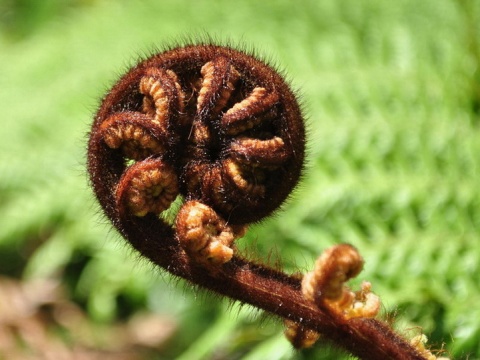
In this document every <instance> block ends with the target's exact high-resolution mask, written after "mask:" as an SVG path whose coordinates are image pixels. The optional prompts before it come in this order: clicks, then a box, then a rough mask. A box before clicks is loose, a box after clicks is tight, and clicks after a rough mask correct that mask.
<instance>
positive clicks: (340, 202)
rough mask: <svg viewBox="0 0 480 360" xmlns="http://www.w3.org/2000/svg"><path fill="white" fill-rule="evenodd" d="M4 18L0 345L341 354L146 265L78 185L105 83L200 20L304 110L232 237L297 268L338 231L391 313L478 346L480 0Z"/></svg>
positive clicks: (143, 6)
mask: <svg viewBox="0 0 480 360" xmlns="http://www.w3.org/2000/svg"><path fill="white" fill-rule="evenodd" d="M0 26H1V28H0V67H1V70H0V102H1V105H2V106H1V111H0V114H1V125H0V126H1V128H0V129H1V130H0V140H1V141H0V275H1V277H0V358H2V359H3V358H5V359H7V358H8V359H16V358H18V359H43V358H46V357H42V356H45V353H48V351H50V353H52V351H53V353H55V351H56V354H60V353H62V354H63V353H65V354H70V355H71V354H82V356H85V357H83V358H85V359H97V358H100V356H101V357H102V359H109V358H112V359H113V358H115V359H184V360H193V359H250V360H253V359H342V358H348V357H347V356H344V355H342V354H340V353H338V352H337V351H335V350H334V349H332V348H331V346H329V345H327V344H322V343H320V344H318V345H317V346H316V347H314V348H313V349H310V350H305V351H302V352H294V351H293V350H292V349H291V347H290V345H289V344H288V342H287V341H286V340H285V339H284V338H283V335H282V330H283V329H282V324H281V323H280V322H279V321H278V320H276V319H271V318H268V317H265V316H263V315H262V314H261V313H259V312H258V311H256V310H254V309H252V308H249V307H248V306H245V307H238V306H237V305H232V304H231V303H230V302H228V301H224V300H222V299H220V298H218V297H216V296H212V295H211V294H206V293H204V292H202V291H200V290H199V289H192V288H191V287H190V286H189V285H187V284H185V283H183V282H182V281H178V280H176V279H172V278H171V277H170V276H168V275H167V274H165V273H162V272H160V271H158V270H157V269H154V268H153V267H152V266H151V265H149V264H148V263H146V262H145V261H143V260H141V259H139V258H138V256H137V255H135V254H134V253H133V252H132V251H131V250H130V249H129V248H128V246H127V245H126V244H125V243H124V242H123V241H122V240H121V239H120V238H119V236H118V235H117V234H116V233H115V232H114V231H112V230H111V228H110V226H109V225H108V223H107V221H106V220H105V219H104V218H103V217H102V215H101V214H100V212H99V208H98V206H97V205H96V203H95V201H94V199H93V196H92V193H91V191H90V190H89V188H88V180H87V175H86V172H85V169H84V164H85V147H86V145H85V143H86V139H87V135H88V130H89V125H90V122H91V119H92V115H93V113H94V112H95V109H96V107H97V106H98V104H99V101H100V99H101V97H102V94H103V93H104V91H105V90H106V89H107V88H108V87H109V86H110V85H112V84H113V83H114V81H115V80H116V78H118V76H119V75H120V74H121V73H122V72H123V71H125V70H126V69H127V68H128V66H130V65H132V64H134V63H135V62H136V61H137V60H138V58H140V57H142V56H145V55H147V54H150V53H152V52H153V51H155V49H157V48H162V46H164V45H165V44H171V43H172V42H174V41H176V40H178V39H185V38H186V37H189V38H196V37H198V36H199V35H200V36H201V35H203V36H204V35H205V34H210V35H211V36H213V37H214V38H218V39H220V40H221V41H229V42H231V43H233V44H240V47H242V46H243V47H247V48H250V47H253V48H255V49H256V50H258V52H259V53H262V54H264V55H265V57H266V58H268V59H271V60H272V61H273V63H275V64H277V65H278V66H279V67H280V68H281V69H285V70H286V73H287V74H288V78H289V80H291V82H292V84H293V86H294V87H295V88H297V89H300V92H301V94H302V101H303V104H304V108H305V113H306V115H307V117H308V127H309V162H308V169H307V171H306V173H305V177H304V180H303V182H302V184H301V186H300V187H299V189H298V191H296V193H295V196H293V197H292V199H291V201H289V202H288V204H287V205H286V206H285V207H284V211H283V212H281V213H279V214H278V215H277V216H275V217H274V218H271V219H269V220H267V221H265V222H264V223H262V224H260V225H256V226H254V227H253V228H252V229H251V230H250V232H249V234H248V236H247V237H246V238H245V239H243V240H241V241H240V247H241V248H242V249H244V251H246V252H247V253H251V254H252V256H254V257H262V256H265V257H268V256H270V258H271V257H272V256H271V254H272V253H273V254H274V255H273V258H276V257H278V258H281V259H282V263H283V266H284V268H285V269H286V270H287V271H289V272H295V271H302V272H303V271H307V270H310V269H311V268H312V266H313V262H314V260H315V258H316V256H317V255H318V254H320V253H321V251H322V250H323V249H325V248H326V247H329V246H331V245H332V244H335V243H339V242H349V243H352V244H354V245H355V246H357V247H358V248H359V250H360V252H361V253H362V254H363V256H364V257H365V260H366V266H365V270H364V271H363V272H362V273H361V274H360V276H359V278H358V280H356V284H357V285H358V283H359V281H361V280H369V281H371V282H372V283H373V290H374V291H375V292H376V293H377V294H379V295H380V296H381V299H382V301H383V313H384V316H386V317H387V318H389V319H393V320H394V321H395V324H396V325H395V326H396V327H397V328H398V329H399V331H400V332H401V333H403V334H406V335H407V336H409V337H413V336H414V335H417V334H418V333H420V332H422V331H423V332H424V333H426V334H427V335H428V337H429V342H430V343H431V344H432V347H433V349H437V350H440V349H442V348H445V349H447V350H448V352H447V353H446V354H447V355H448V356H452V357H454V358H456V359H466V358H469V359H474V358H480V345H479V343H480V271H479V268H480V250H479V241H480V193H479V190H478V174H479V166H480V1H478V0H477V1H473V0H464V1H460V0H458V1H453V0H423V1H416V0H399V1H382V0H365V1H348V0H302V1H293V0H292V1H288V0H277V1H273V0H270V1H259V0H246V1H231V0H228V1H227V0H225V1H206V0H195V1H187V0H157V1H153V0H143V1H107V0H83V1H82V0H69V1H66V0H63V1H62V0H45V1H34V0H21V1H20V0H0ZM354 285H355V284H354ZM19 304H20V305H19ZM32 329H34V330H32ZM72 356H73V355H72ZM54 358H55V357H54ZM56 358H60V357H56ZM83 358H82V359H83Z"/></svg>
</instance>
